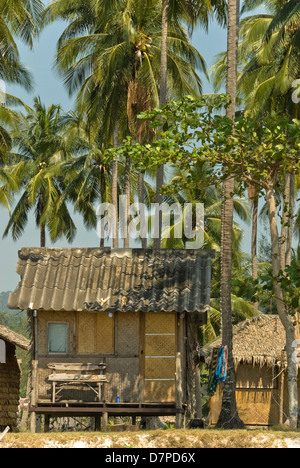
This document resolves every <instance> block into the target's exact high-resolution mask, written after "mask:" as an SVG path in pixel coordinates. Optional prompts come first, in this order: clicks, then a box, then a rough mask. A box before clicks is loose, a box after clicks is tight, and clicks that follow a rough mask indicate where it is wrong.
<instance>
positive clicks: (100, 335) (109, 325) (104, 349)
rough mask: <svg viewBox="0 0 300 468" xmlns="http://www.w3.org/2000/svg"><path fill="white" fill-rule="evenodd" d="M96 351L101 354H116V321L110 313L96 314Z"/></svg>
mask: <svg viewBox="0 0 300 468" xmlns="http://www.w3.org/2000/svg"><path fill="white" fill-rule="evenodd" d="M96 319H97V321H96V352H97V353H99V354H114V352H115V321H114V317H109V314H108V313H104V314H103V313H99V314H96Z"/></svg>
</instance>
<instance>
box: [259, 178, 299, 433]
mask: <svg viewBox="0 0 300 468" xmlns="http://www.w3.org/2000/svg"><path fill="white" fill-rule="evenodd" d="M266 192H267V204H268V214H269V223H270V233H271V244H272V269H273V277H274V278H276V277H277V276H278V275H279V272H280V269H281V259H280V242H279V233H278V226H277V216H276V200H275V189H274V184H273V183H272V182H270V183H269V187H268V189H267V191H266ZM273 284H274V295H275V300H276V308H277V312H278V315H279V317H280V320H281V322H282V324H283V326H284V329H285V333H286V354H287V365H288V395H289V420H288V422H287V423H288V424H289V425H290V426H291V428H292V429H296V428H297V423H298V379H297V375H298V369H297V364H296V363H295V362H294V360H293V352H294V348H293V342H294V340H295V328H294V325H293V323H292V321H291V320H290V318H289V315H288V312H287V310H286V307H285V304H284V294H283V291H282V288H281V286H280V283H279V282H278V281H276V279H275V280H274V282H273Z"/></svg>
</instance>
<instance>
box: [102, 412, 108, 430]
mask: <svg viewBox="0 0 300 468" xmlns="http://www.w3.org/2000/svg"><path fill="white" fill-rule="evenodd" d="M107 428H108V413H103V416H102V432H107Z"/></svg>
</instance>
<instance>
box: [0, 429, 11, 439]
mask: <svg viewBox="0 0 300 468" xmlns="http://www.w3.org/2000/svg"><path fill="white" fill-rule="evenodd" d="M9 429H10V428H9V426H7V427H6V429H5V430H4V431H3V432H2V434H1V435H0V441H1V440H2V439H3V438H4V437H5V436H6V434H7V433H8V431H9Z"/></svg>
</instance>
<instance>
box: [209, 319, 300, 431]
mask: <svg viewBox="0 0 300 468" xmlns="http://www.w3.org/2000/svg"><path fill="white" fill-rule="evenodd" d="M296 326H297V324H296ZM221 344H222V338H221V337H218V338H217V339H215V340H214V341H212V342H211V343H209V344H208V345H207V346H205V347H204V349H203V353H204V355H205V357H206V362H207V363H209V360H210V356H211V352H212V350H213V348H217V347H219V346H221ZM285 345H286V338H285V331H284V328H283V325H282V323H281V321H280V318H279V317H278V316H276V315H263V314H261V315H259V316H257V317H254V318H252V319H249V320H246V321H244V322H242V323H240V324H238V325H236V326H234V327H233V357H234V363H235V368H236V400H237V407H238V412H239V415H240V417H241V419H242V420H243V421H244V423H245V424H246V425H248V426H270V425H275V424H279V423H280V424H282V423H284V421H285V420H286V419H287V416H286V415H287V414H288V389H287V375H286V374H287V368H286V352H285ZM298 388H299V389H300V386H298ZM299 393H300V392H299ZM221 404H222V386H219V387H218V390H217V393H216V395H215V396H213V397H212V398H211V399H210V424H211V425H215V424H216V423H217V422H218V418H219V414H220V410H221Z"/></svg>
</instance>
